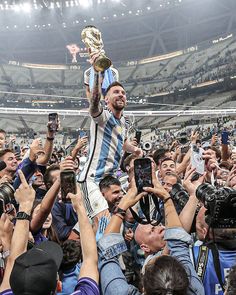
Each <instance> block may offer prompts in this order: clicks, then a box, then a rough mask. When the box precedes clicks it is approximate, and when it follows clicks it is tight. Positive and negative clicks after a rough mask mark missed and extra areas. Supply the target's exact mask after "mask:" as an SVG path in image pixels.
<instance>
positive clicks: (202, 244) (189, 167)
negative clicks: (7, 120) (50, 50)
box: [0, 58, 236, 295]
mask: <svg viewBox="0 0 236 295" xmlns="http://www.w3.org/2000/svg"><path fill="white" fill-rule="evenodd" d="M94 60H96V59H95V58H94ZM92 62H94V61H92ZM90 75H93V88H92V89H91V91H90V93H89V95H90V100H89V104H90V109H89V111H90V116H91V128H90V135H89V137H88V136H87V135H85V134H83V135H81V136H80V137H79V138H78V140H77V142H76V144H75V145H74V146H71V148H70V149H66V150H65V149H63V148H62V147H61V148H58V147H57V148H55V141H56V138H57V131H58V129H59V128H60V120H59V118H58V116H57V114H51V116H49V118H50V119H49V122H48V124H47V134H46V138H45V141H42V139H40V138H37V139H34V140H33V141H32V143H31V144H29V145H25V143H26V142H22V143H21V144H20V145H15V144H14V141H12V140H11V141H9V140H8V134H7V132H5V131H4V130H2V129H1V130H0V213H1V218H0V252H1V260H0V261H1V272H0V278H1V286H0V294H5V295H11V294H15V295H23V294H24V295H35V294H39V295H50V294H63V295H66V294H87V295H88V294H89V295H90V294H107V295H108V294H112V295H115V294H120V295H122V294H147V295H152V294H156V295H168V294H169V295H170V294H173V295H184V294H198V295H202V294H207V295H211V294H216V295H218V294H219V295H222V294H226V295H232V294H235V293H236V285H235V274H236V268H235V265H236V239H235V236H236V230H235V228H236V210H235V207H236V206H235V201H236V198H235V189H236V150H235V149H234V148H233V147H232V146H231V145H230V143H231V142H232V141H233V137H234V132H233V131H234V126H231V127H230V129H227V128H225V126H221V128H218V127H217V126H213V127H212V128H210V129H208V128H207V129H206V130H205V129H204V128H201V126H200V127H198V128H195V129H194V130H187V131H181V132H180V133H179V134H174V133H172V132H171V131H168V132H165V133H163V132H160V131H158V130H156V134H155V135H154V136H153V138H152V142H155V141H157V142H158V144H159V145H158V146H157V145H154V148H153V146H152V147H151V148H150V149H149V148H145V146H142V145H141V144H140V142H141V141H140V138H139V137H140V133H139V136H138V133H137V132H136V135H135V136H134V137H133V138H128V132H127V131H128V128H129V126H128V124H129V123H128V121H127V120H126V118H125V117H124V115H123V110H124V108H125V106H126V103H127V100H126V93H125V89H124V88H123V86H122V84H120V83H119V82H117V81H114V82H112V83H111V84H110V85H109V86H108V87H107V89H106V92H105V93H104V97H105V99H104V101H105V103H106V107H105V106H102V104H101V103H100V99H101V94H100V90H99V89H100V83H101V79H102V77H101V76H100V73H98V72H96V71H95V70H93V73H91V74H90ZM53 115H54V116H53ZM52 118H53V119H52ZM219 132H220V138H219ZM206 135H207V136H206ZM206 137H208V138H206ZM27 143H29V142H28V141H27ZM161 143H163V144H162V145H161ZM16 146H17V148H16ZM76 180H77V181H76Z"/></svg>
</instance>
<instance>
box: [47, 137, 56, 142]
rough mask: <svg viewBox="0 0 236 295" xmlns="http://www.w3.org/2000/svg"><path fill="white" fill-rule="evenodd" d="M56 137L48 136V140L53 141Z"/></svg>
mask: <svg viewBox="0 0 236 295" xmlns="http://www.w3.org/2000/svg"><path fill="white" fill-rule="evenodd" d="M54 138H55V137H47V140H49V141H53V140H54Z"/></svg>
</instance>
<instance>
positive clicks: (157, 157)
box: [153, 148, 169, 165]
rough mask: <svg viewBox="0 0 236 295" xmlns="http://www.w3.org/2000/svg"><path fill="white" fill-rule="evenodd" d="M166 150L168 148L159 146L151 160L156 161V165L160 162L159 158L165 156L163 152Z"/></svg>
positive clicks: (166, 151)
mask: <svg viewBox="0 0 236 295" xmlns="http://www.w3.org/2000/svg"><path fill="white" fill-rule="evenodd" d="M168 152H169V150H168V149H164V148H160V149H158V150H156V151H155V152H154V154H153V160H154V162H155V163H156V165H159V164H160V161H161V159H163V158H165V154H166V153H168Z"/></svg>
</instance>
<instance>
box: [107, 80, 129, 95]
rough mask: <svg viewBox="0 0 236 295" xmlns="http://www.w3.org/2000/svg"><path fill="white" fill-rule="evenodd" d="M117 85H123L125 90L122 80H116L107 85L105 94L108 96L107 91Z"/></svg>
mask: <svg viewBox="0 0 236 295" xmlns="http://www.w3.org/2000/svg"><path fill="white" fill-rule="evenodd" d="M115 86H120V87H122V88H123V89H124V90H125V88H124V86H123V85H122V84H121V83H120V82H118V81H115V82H113V83H111V84H110V85H109V86H108V87H107V90H106V93H105V96H107V93H108V92H109V90H110V89H111V88H112V87H115Z"/></svg>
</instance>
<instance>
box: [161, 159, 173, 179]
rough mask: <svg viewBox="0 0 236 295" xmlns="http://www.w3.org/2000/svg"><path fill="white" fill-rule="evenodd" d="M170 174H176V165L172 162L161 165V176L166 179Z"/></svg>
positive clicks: (167, 161)
mask: <svg viewBox="0 0 236 295" xmlns="http://www.w3.org/2000/svg"><path fill="white" fill-rule="evenodd" d="M170 173H176V165H175V162H174V161H172V160H166V161H164V162H163V163H162V164H161V167H160V174H161V177H162V178H164V177H165V176H166V175H168V174H170Z"/></svg>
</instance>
